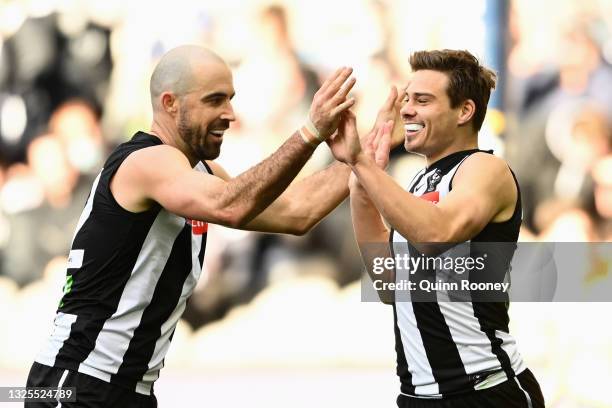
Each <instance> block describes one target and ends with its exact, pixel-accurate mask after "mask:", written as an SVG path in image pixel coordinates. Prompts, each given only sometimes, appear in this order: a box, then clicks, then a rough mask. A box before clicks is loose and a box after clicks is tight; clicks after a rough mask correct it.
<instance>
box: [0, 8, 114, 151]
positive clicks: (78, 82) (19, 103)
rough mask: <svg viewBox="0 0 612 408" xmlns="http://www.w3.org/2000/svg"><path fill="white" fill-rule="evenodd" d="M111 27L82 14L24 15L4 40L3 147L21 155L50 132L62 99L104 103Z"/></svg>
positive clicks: (0, 108) (98, 107) (0, 137)
mask: <svg viewBox="0 0 612 408" xmlns="http://www.w3.org/2000/svg"><path fill="white" fill-rule="evenodd" d="M109 37H110V30H108V29H107V28H105V27H102V26H99V25H98V24H94V23H91V22H89V21H87V18H86V17H85V16H83V15H81V14H78V13H67V12H64V13H52V14H49V15H46V16H42V17H31V18H27V19H25V21H23V24H21V26H20V27H19V29H18V30H17V31H16V32H15V33H14V34H13V35H12V36H10V37H9V38H8V39H6V41H5V42H4V44H3V47H2V53H3V55H2V57H3V58H2V70H1V71H2V72H4V75H3V77H4V80H3V81H1V82H2V91H1V92H0V148H2V149H3V150H5V151H6V152H7V153H8V155H9V158H10V159H11V160H12V161H14V160H19V159H22V158H23V153H24V151H25V146H26V145H27V143H28V142H29V141H30V140H31V139H32V138H33V137H34V136H35V135H38V134H40V133H42V132H44V131H46V127H47V123H48V121H49V118H50V116H51V113H52V112H53V111H54V110H55V109H56V108H57V107H58V106H59V105H60V104H62V103H63V102H64V101H66V100H68V99H71V98H74V97H80V98H84V99H86V100H87V101H89V103H91V104H92V106H94V107H95V109H96V110H97V111H100V110H101V109H102V106H103V102H104V97H105V93H106V86H107V83H108V78H109V76H110V72H111V68H112V61H111V58H110V43H109Z"/></svg>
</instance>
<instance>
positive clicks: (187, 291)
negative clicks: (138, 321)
mask: <svg viewBox="0 0 612 408" xmlns="http://www.w3.org/2000/svg"><path fill="white" fill-rule="evenodd" d="M201 245H202V235H195V234H192V235H191V247H192V248H191V265H192V267H191V272H190V274H189V275H188V276H187V278H186V279H185V282H184V283H183V288H182V290H181V296H180V297H179V300H178V303H177V305H176V307H175V308H174V310H173V311H172V313H171V314H170V316H169V317H168V319H167V320H166V321H165V322H164V323H163V324H162V326H161V336H160V337H159V338H158V339H157V341H156V342H155V349H154V351H153V356H152V357H151V360H150V361H149V365H148V368H149V370H148V371H147V372H146V373H145V375H144V376H143V378H142V380H143V381H144V382H145V383H146V382H150V381H155V380H156V379H157V378H158V377H159V370H160V369H161V368H162V367H163V361H164V358H165V356H166V353H167V352H168V348H169V347H170V335H171V334H172V332H173V331H174V328H175V327H176V325H177V323H178V321H179V319H180V318H181V315H182V314H183V311H184V310H185V305H186V302H187V299H188V298H189V296H191V294H192V293H193V289H194V288H195V286H196V284H197V282H198V279H199V278H200V274H201V273H202V268H201V267H200V260H199V259H198V254H199V252H200V248H201Z"/></svg>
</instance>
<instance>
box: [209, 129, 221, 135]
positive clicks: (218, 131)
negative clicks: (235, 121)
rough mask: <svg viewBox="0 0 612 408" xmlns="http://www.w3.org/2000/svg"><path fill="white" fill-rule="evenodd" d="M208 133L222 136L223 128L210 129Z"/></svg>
mask: <svg viewBox="0 0 612 408" xmlns="http://www.w3.org/2000/svg"><path fill="white" fill-rule="evenodd" d="M210 133H212V134H213V135H216V136H223V130H211V131H210Z"/></svg>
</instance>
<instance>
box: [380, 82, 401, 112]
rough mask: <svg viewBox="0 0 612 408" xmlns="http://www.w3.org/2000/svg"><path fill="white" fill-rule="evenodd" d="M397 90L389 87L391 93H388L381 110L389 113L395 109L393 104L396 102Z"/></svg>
mask: <svg viewBox="0 0 612 408" xmlns="http://www.w3.org/2000/svg"><path fill="white" fill-rule="evenodd" d="M397 98H398V95H397V88H396V87H395V86H391V91H390V92H389V96H388V97H387V100H386V101H385V103H384V105H383V106H382V108H381V110H385V111H391V110H393V108H394V107H395V103H396V101H397Z"/></svg>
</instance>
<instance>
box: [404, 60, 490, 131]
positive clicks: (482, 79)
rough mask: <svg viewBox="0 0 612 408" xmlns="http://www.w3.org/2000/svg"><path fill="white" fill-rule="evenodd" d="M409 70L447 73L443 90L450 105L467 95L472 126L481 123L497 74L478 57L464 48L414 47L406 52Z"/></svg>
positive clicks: (479, 126) (453, 106)
mask: <svg viewBox="0 0 612 408" xmlns="http://www.w3.org/2000/svg"><path fill="white" fill-rule="evenodd" d="M410 66H411V67H412V70H413V71H420V70H424V69H427V70H433V71H440V72H443V73H445V74H447V75H448V79H449V81H448V89H447V90H446V93H447V94H448V97H449V99H450V104H451V108H456V107H457V106H459V104H460V103H461V102H463V101H466V100H468V99H471V100H473V101H474V104H475V105H476V112H474V117H473V118H472V120H473V126H474V130H476V131H479V130H480V128H481V127H482V122H483V121H484V117H485V114H486V113H487V103H489V97H490V96H491V90H492V89H495V81H496V79H497V75H496V74H495V72H493V71H492V70H490V69H489V68H487V67H485V66H482V65H480V62H479V61H478V59H477V58H476V57H475V56H473V55H472V54H470V53H469V52H468V51H460V50H435V51H417V52H414V53H413V54H412V55H411V56H410Z"/></svg>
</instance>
